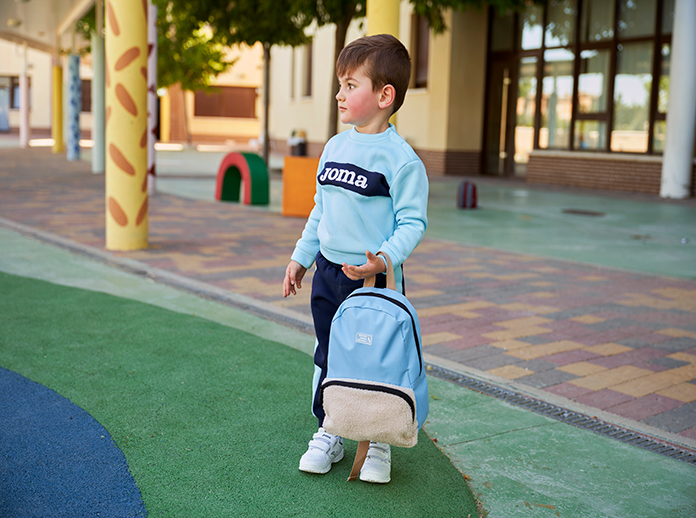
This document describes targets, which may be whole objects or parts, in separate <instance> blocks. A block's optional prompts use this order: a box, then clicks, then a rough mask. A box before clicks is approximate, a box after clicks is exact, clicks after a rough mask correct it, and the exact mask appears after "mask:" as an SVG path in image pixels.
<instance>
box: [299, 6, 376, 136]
mask: <svg viewBox="0 0 696 518" xmlns="http://www.w3.org/2000/svg"><path fill="white" fill-rule="evenodd" d="M373 1H374V0H373ZM365 2H366V0H316V2H312V1H310V2H309V4H310V5H309V6H308V8H309V9H310V10H311V11H310V12H312V16H313V18H314V19H315V20H316V21H317V23H318V25H320V26H321V25H328V24H331V23H333V24H334V25H336V33H335V36H334V60H333V68H332V71H331V81H332V83H331V84H332V87H331V99H330V103H331V104H330V109H329V131H328V138H331V137H333V136H334V135H335V134H336V132H337V131H338V103H337V102H336V99H335V98H334V96H335V95H336V92H338V78H337V77H336V61H338V55H339V54H340V53H341V50H343V47H345V45H346V34H348V26H349V25H350V22H351V21H353V20H354V19H357V18H362V17H364V16H365V10H366V5H365Z"/></svg>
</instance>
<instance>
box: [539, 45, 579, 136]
mask: <svg viewBox="0 0 696 518" xmlns="http://www.w3.org/2000/svg"><path fill="white" fill-rule="evenodd" d="M574 60H575V57H574V56H573V53H572V52H570V51H569V50H566V49H553V50H547V51H546V52H544V79H543V81H542V93H541V128H540V131H539V147H541V148H560V149H568V147H569V146H570V119H571V114H572V111H573V62H574Z"/></svg>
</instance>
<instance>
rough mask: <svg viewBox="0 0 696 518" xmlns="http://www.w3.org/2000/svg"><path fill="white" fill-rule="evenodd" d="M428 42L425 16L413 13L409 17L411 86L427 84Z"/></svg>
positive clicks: (427, 26) (420, 86) (428, 34)
mask: <svg viewBox="0 0 696 518" xmlns="http://www.w3.org/2000/svg"><path fill="white" fill-rule="evenodd" d="M429 44H430V27H429V25H428V20H427V19H426V18H425V16H416V15H413V17H412V18H411V48H412V49H413V52H411V57H412V59H413V67H412V78H411V86H412V87H413V88H425V87H426V86H428V50H429Z"/></svg>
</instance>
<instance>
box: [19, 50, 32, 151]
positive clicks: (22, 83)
mask: <svg viewBox="0 0 696 518" xmlns="http://www.w3.org/2000/svg"><path fill="white" fill-rule="evenodd" d="M28 68H29V58H28V57H27V43H26V42H24V45H23V46H22V73H21V74H20V75H19V147H21V148H27V147H29V137H30V135H31V127H30V126H29V76H28V75H27V69H28Z"/></svg>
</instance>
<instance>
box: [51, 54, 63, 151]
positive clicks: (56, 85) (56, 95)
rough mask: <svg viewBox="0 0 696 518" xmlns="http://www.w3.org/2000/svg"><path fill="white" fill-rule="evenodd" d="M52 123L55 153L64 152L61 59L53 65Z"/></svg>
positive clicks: (56, 60) (56, 59)
mask: <svg viewBox="0 0 696 518" xmlns="http://www.w3.org/2000/svg"><path fill="white" fill-rule="evenodd" d="M52 119H53V120H52V121H51V136H52V137H53V152H54V153H62V152H63V67H61V66H60V61H59V58H57V57H56V58H55V64H54V65H53V117H52Z"/></svg>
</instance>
